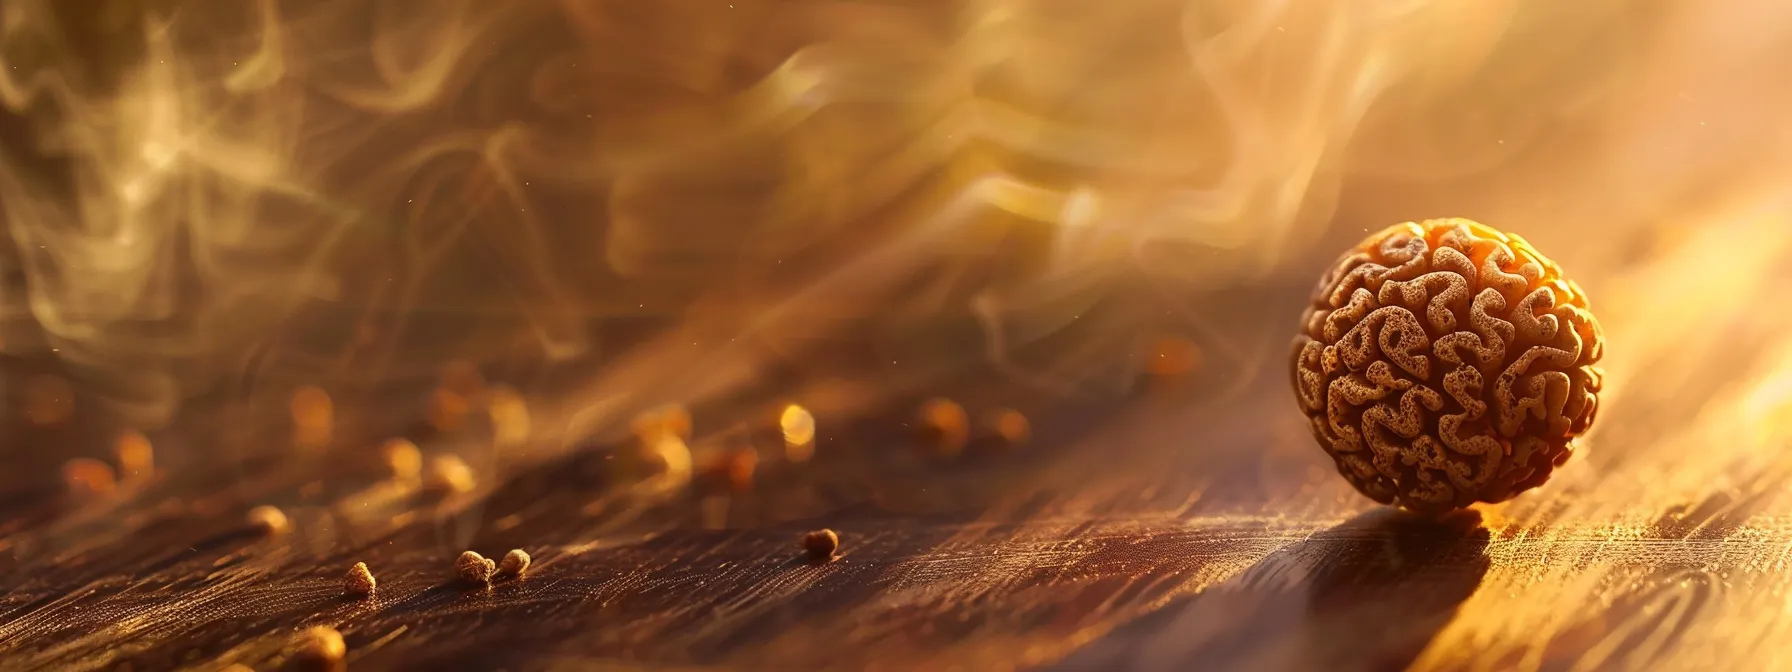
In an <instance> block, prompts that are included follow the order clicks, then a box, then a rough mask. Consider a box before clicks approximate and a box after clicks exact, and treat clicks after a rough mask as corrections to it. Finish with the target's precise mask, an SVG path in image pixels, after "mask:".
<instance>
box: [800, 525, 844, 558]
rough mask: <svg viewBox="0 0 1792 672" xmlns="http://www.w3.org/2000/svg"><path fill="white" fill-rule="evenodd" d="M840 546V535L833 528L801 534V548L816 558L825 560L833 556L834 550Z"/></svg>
mask: <svg viewBox="0 0 1792 672" xmlns="http://www.w3.org/2000/svg"><path fill="white" fill-rule="evenodd" d="M839 548H840V535H838V534H834V531H833V530H816V531H814V532H810V533H808V534H805V535H803V550H804V551H807V552H808V553H809V557H811V558H814V559H816V560H827V559H829V558H832V557H834V551H836V550H838V549H839Z"/></svg>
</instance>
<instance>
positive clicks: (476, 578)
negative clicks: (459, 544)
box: [454, 551, 497, 583]
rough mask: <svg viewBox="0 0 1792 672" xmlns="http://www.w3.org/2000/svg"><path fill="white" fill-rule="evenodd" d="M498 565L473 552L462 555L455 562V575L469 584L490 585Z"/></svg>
mask: <svg viewBox="0 0 1792 672" xmlns="http://www.w3.org/2000/svg"><path fill="white" fill-rule="evenodd" d="M496 570H497V563H495V562H492V561H491V560H490V559H488V558H486V557H485V556H483V555H480V554H478V553H475V552H473V551H467V552H465V553H461V554H460V557H459V558H455V560H454V575H455V576H457V577H459V578H460V580H462V581H465V582H467V583H490V582H491V580H492V572H493V571H496Z"/></svg>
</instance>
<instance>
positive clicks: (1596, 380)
mask: <svg viewBox="0 0 1792 672" xmlns="http://www.w3.org/2000/svg"><path fill="white" fill-rule="evenodd" d="M1601 353H1602V339H1601V336H1600V331H1599V325H1598V322H1597V321H1595V320H1594V318H1593V315H1592V313H1590V312H1588V309H1587V300H1586V297H1585V295H1584V294H1583V293H1582V292H1581V290H1580V287H1579V286H1577V285H1575V284H1574V282H1573V281H1571V280H1569V279H1567V278H1566V277H1564V276H1563V275H1562V271H1561V269H1560V268H1559V267H1557V266H1556V264H1555V263H1554V262H1552V261H1550V260H1549V259H1547V258H1545V257H1544V256H1543V255H1541V254H1538V253H1537V251H1536V250H1535V249H1533V248H1532V247H1531V246H1530V244H1529V243H1526V242H1525V241H1524V240H1523V239H1521V238H1518V237H1517V236H1513V235H1509V234H1505V233H1501V232H1499V231H1497V230H1494V229H1493V228H1491V227H1488V226H1485V225H1482V224H1479V223H1476V222H1473V221H1470V220H1466V219H1434V220H1427V221H1424V222H1419V223H1411V222H1409V223H1405V224H1399V225H1395V226H1392V227H1389V228H1387V229H1385V230H1382V231H1380V232H1378V233H1376V234H1374V235H1371V236H1370V237H1369V238H1367V239H1366V240H1364V241H1363V242H1362V244H1360V245H1358V246H1357V247H1356V248H1354V249H1352V250H1351V251H1350V252H1348V253H1346V254H1345V255H1344V256H1343V257H1341V258H1340V259H1339V260H1338V262H1337V263H1336V264H1334V265H1333V267H1332V268H1331V269H1330V270H1329V271H1328V272H1327V273H1326V275H1325V277H1324V279H1322V280H1321V281H1320V283H1319V286H1318V288H1317V289H1316V290H1315V292H1314V294H1313V298H1312V302H1311V303H1310V304H1309V305H1308V307H1307V310H1306V313H1305V315H1303V317H1302V320H1301V333H1300V335H1299V336H1296V337H1295V339H1294V351H1293V362H1292V364H1293V365H1292V374H1293V383H1294V389H1295V396H1296V398H1297V400H1298V402H1299V404H1300V407H1301V411H1302V412H1303V413H1305V414H1306V416H1307V418H1308V420H1309V422H1310V424H1311V426H1312V431H1313V437H1314V438H1315V439H1317V440H1318V442H1319V445H1320V447H1322V448H1324V449H1325V451H1326V452H1327V453H1328V454H1330V455H1331V456H1332V458H1333V459H1334V460H1335V461H1336V462H1337V466H1338V473H1340V474H1342V475H1343V476H1344V478H1345V479H1347V480H1349V481H1350V483H1351V485H1353V486H1355V487H1356V489H1357V490H1359V491H1361V492H1362V493H1363V494H1365V495H1367V496H1369V497H1370V498H1371V499H1374V500H1375V501H1378V502H1382V503H1384V504H1397V505H1399V506H1403V507H1406V508H1409V509H1414V510H1420V511H1439V510H1447V509H1452V508H1459V507H1464V506H1468V505H1469V504H1472V503H1475V502H1498V501H1502V500H1505V499H1509V498H1511V497H1512V496H1514V495H1516V494H1518V493H1520V492H1523V491H1525V490H1528V489H1531V488H1534V487H1536V486H1538V485H1541V484H1542V483H1543V482H1544V481H1546V480H1548V479H1549V476H1550V473H1551V472H1552V471H1554V470H1555V468H1556V467H1558V466H1561V465H1562V464H1563V462H1565V461H1566V460H1567V459H1568V457H1569V455H1570V454H1572V452H1573V440H1574V438H1575V437H1576V436H1579V435H1580V434H1582V433H1584V432H1586V431H1587V429H1588V428H1589V427H1590V426H1591V425H1592V423H1593V418H1594V415H1595V412H1596V411H1597V409H1598V402H1599V389H1600V386H1601V373H1600V371H1599V369H1598V368H1597V367H1596V366H1595V364H1596V363H1597V362H1598V361H1599V358H1600V355H1601Z"/></svg>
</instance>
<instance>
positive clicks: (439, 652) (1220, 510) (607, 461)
mask: <svg viewBox="0 0 1792 672" xmlns="http://www.w3.org/2000/svg"><path fill="white" fill-rule="evenodd" d="M1197 341H1198V339H1197ZM1209 351H1213V349H1212V348H1209ZM1277 361H1278V360H1277V358H1276V357H1275V356H1273V355H1272V354H1270V351H1269V350H1268V349H1267V348H1265V349H1262V350H1260V351H1258V352H1256V353H1253V352H1250V351H1246V352H1241V353H1238V359H1237V360H1235V361H1232V362H1227V361H1224V360H1221V361H1217V362H1215V363H1213V364H1210V365H1208V366H1207V367H1205V368H1204V369H1203V370H1202V371H1201V372H1199V373H1196V374H1193V376H1192V380H1193V381H1194V382H1196V383H1197V384H1194V385H1188V384H1187V383H1188V382H1190V381H1181V384H1178V382H1177V381H1176V380H1175V379H1170V380H1168V381H1167V382H1166V381H1163V380H1159V381H1157V382H1156V383H1154V384H1153V385H1150V386H1145V387H1142V388H1140V389H1138V390H1135V391H1133V392H1132V393H1128V394H1123V395H1085V396H1076V395H1064V394H1060V393H1051V394H1043V393H1039V392H1037V391H1028V389H1029V388H1027V387H1025V386H1020V385H1016V384H1015V383H1013V382H1012V380H1011V379H1008V378H1004V377H1002V376H1000V375H992V374H990V373H989V372H977V373H976V375H968V376H959V377H956V378H954V379H952V380H950V381H944V382H937V383H936V385H939V386H942V387H939V388H937V389H951V390H953V395H952V396H953V398H954V399H956V400H957V401H958V402H959V403H961V404H962V405H963V406H964V408H966V409H967V410H968V411H969V412H970V414H971V415H972V416H973V417H976V416H978V415H979V414H980V413H983V412H986V411H988V410H990V409H994V408H997V407H1014V408H1018V409H1021V410H1022V411H1023V412H1025V413H1026V414H1027V415H1028V416H1029V417H1030V418H1031V419H1032V434H1033V437H1034V440H1033V441H1032V442H1030V443H1028V444H1026V445H1025V446H1023V447H1021V448H1019V449H1017V450H1012V451H1003V450H999V449H997V448H996V447H994V446H992V445H990V444H989V442H988V441H987V440H986V439H978V440H975V441H973V443H972V445H971V446H970V449H969V450H968V451H967V452H966V453H965V454H964V455H962V456H959V457H957V458H951V459H940V458H935V457H930V456H929V455H928V454H927V452H926V451H925V450H923V448H924V447H925V446H926V445H927V443H926V442H925V441H924V440H923V439H921V438H917V437H916V435H915V429H916V424H917V423H916V421H915V420H914V419H913V409H914V408H915V407H916V403H917V402H918V401H919V399H920V398H921V395H909V396H902V395H893V396H891V397H889V398H886V399H884V400H883V401H880V402H879V403H878V404H874V405H872V406H871V407H867V408H864V409H860V410H859V411H856V412H851V413H847V412H841V413H838V414H836V415H830V414H828V413H826V412H821V411H817V412H816V416H817V424H818V426H819V427H820V430H819V432H818V434H819V440H818V443H817V451H816V455H815V458H814V459H813V460H812V461H810V462H807V463H803V464H794V463H789V462H788V461H783V460H780V459H779V458H778V457H777V455H778V448H777V444H775V443H772V444H767V443H766V442H765V441H763V440H762V441H760V442H759V444H758V445H759V446H760V451H761V454H762V455H764V456H765V457H764V458H763V461H762V462H761V463H760V465H759V469H758V471H757V474H756V479H755V483H754V485H753V487H752V488H751V490H749V491H747V492H743V493H737V494H734V495H729V496H701V495H700V494H698V493H705V492H713V491H714V489H713V488H706V487H705V481H703V480H702V479H701V478H700V479H699V480H698V481H697V482H696V483H695V484H694V485H693V487H692V489H691V490H687V491H679V492H676V493H673V494H669V495H661V494H653V493H648V492H645V491H642V490H640V489H639V487H638V484H637V483H636V482H635V481H632V480H630V479H629V478H628V477H626V476H624V475H622V474H625V473H626V472H627V470H626V469H622V468H619V467H618V465H619V464H621V462H620V461H621V460H622V459H623V458H622V457H621V456H623V455H626V454H627V453H626V451H624V450H622V448H621V447H622V446H625V445H627V442H626V441H624V442H619V443H616V444H615V445H609V444H603V443H601V442H599V443H589V444H584V445H579V446H575V447H574V448H572V449H564V448H561V447H559V446H558V445H554V444H553V443H552V442H548V443H546V444H543V445H541V446H537V447H535V448H532V449H528V450H524V451H522V452H518V453H511V454H504V455H495V454H494V453H492V452H491V451H490V449H489V446H490V441H488V440H484V439H480V438H478V437H477V436H475V435H476V434H477V432H472V431H469V432H466V433H464V435H455V434H441V435H437V436H434V437H432V438H428V439H425V440H421V441H420V443H421V444H422V445H423V447H424V449H425V451H426V452H427V453H432V454H433V453H438V452H456V453H459V454H462V455H465V456H467V457H468V458H469V461H470V462H471V463H473V464H474V465H475V468H476V471H478V472H479V473H480V476H481V480H480V487H479V489H478V490H476V491H475V492H473V493H470V494H467V495H462V496H453V497H447V498H437V499H427V498H423V497H422V496H421V495H419V494H418V493H416V492H414V491H412V490H409V489H406V488H403V487H400V486H395V485H393V484H392V483H390V482H388V481H384V480H382V476H381V474H380V473H379V469H378V465H377V464H376V461H375V460H373V459H371V457H370V454H371V452H372V451H370V449H369V446H371V445H373V443H374V442H373V441H372V440H371V437H374V436H378V435H380V432H382V431H384V429H383V428H382V427H383V426H382V425H379V423H381V422H384V423H387V424H393V423H397V422H398V421H394V420H389V419H387V418H388V417H391V416H387V415H380V416H375V417H376V418H377V419H376V420H374V421H369V422H364V423H362V424H360V425H357V424H356V422H357V421H356V420H354V418H356V417H359V416H360V415H363V414H362V413H359V412H358V411H356V410H354V409H353V408H344V409H342V410H339V411H338V416H339V420H338V424H339V426H341V427H342V428H343V429H342V431H341V432H340V434H339V436H338V440H337V441H336V442H335V444H334V445H333V447H331V448H326V449H319V450H316V451H305V450H300V449H295V448H293V447H291V446H290V445H286V439H285V437H284V436H283V435H282V434H281V428H280V427H279V423H278V422H274V423H265V425H266V426H263V425H256V424H253V423H245V424H244V425H243V426H235V425H234V424H233V423H231V422H223V421H218V420H217V418H223V417H230V416H229V414H228V413H224V412H221V411H220V412H217V413H213V414H211V415H212V416H213V417H214V421H213V422H212V423H211V424H209V425H208V424H206V423H196V424H194V425H192V426H190V427H187V428H185V429H181V430H178V431H177V430H175V429H170V430H167V431H164V432H160V433H154V434H152V437H153V438H154V440H155V441H156V442H157V443H158V445H161V446H164V448H163V450H162V451H161V452H162V453H166V454H169V455H172V456H174V457H170V458H168V459H169V460H170V461H172V462H173V463H165V464H162V465H160V466H159V471H158V473H157V474H156V475H155V476H154V477H152V478H149V479H146V480H140V481H135V482H126V483H125V484H124V485H122V486H121V488H120V489H119V490H118V491H117V492H115V493H113V494H111V495H110V496H106V497H100V498H90V499H86V500H71V499H67V498H62V497H35V498H18V499H15V500H14V504H13V505H10V506H9V507H8V509H7V516H6V518H5V522H4V523H3V527H0V548H3V550H0V577H3V578H0V589H3V594H4V598H3V601H0V667H3V668H5V669H21V670H23V669H68V670H78V669H119V668H124V667H129V668H130V669H138V670H142V669H165V668H187V669H216V668H218V667H221V666H222V665H223V664H225V663H227V662H241V663H244V664H248V665H250V666H252V667H254V668H255V669H271V668H278V667H279V666H281V665H283V664H285V661H286V655H287V653H286V649H287V647H288V645H289V643H290V641H291V637H292V636H293V635H294V633H295V632H297V631H298V630H300V629H302V628H304V627H306V626H310V625H315V624H327V625H331V626H334V627H336V628H338V629H339V630H341V632H342V633H343V635H344V637H345V638H346V641H347V643H348V649H349V654H348V656H349V664H350V666H351V668H353V669H505V670H533V669H697V668H717V669H979V670H980V669H1013V668H1027V669H1076V670H1080V669H1091V670H1093V669H1102V670H1108V669H1139V670H1160V669H1161V670H1175V669H1243V670H1263V669H1286V670H1302V669H1315V670H1318V669H1325V670H1338V669H1362V670H1391V669H1402V668H1411V669H1490V670H1491V669H1499V670H1509V669H1533V670H1539V669H1550V670H1557V669H1561V670H1568V669H1574V670H1580V669H1637V668H1645V667H1646V668H1652V669H1709V668H1712V667H1714V666H1720V665H1721V666H1723V667H1732V668H1736V669H1782V668H1784V667H1785V666H1786V665H1788V664H1792V659H1789V658H1788V655H1792V654H1789V653H1788V652H1789V651H1792V649H1787V648H1786V647H1784V646H1783V645H1782V642H1784V641H1786V640H1785V636H1786V635H1787V634H1788V631H1789V630H1792V615H1789V614H1792V612H1789V610H1788V609H1789V606H1792V602H1789V593H1788V589H1789V588H1792V582H1789V581H1788V578H1789V577H1792V566H1789V564H1792V524H1789V523H1788V521H1789V520H1792V519H1789V518H1787V517H1786V516H1785V515H1784V512H1785V511H1786V510H1787V506H1788V505H1789V504H1792V503H1789V502H1787V501H1786V499H1785V498H1784V497H1783V495H1782V493H1783V492H1784V489H1785V486H1786V484H1787V480H1788V479H1787V477H1788V470H1792V459H1787V458H1786V457H1785V456H1784V455H1783V454H1782V453H1779V452H1773V451H1770V450H1764V449H1763V446H1762V445H1760V444H1756V443H1750V442H1749V440H1748V439H1747V438H1746V437H1739V436H1735V435H1734V434H1735V433H1734V432H1731V431H1728V430H1727V429H1726V427H1734V426H1735V425H1726V424H1725V422H1726V420H1724V419H1723V418H1722V417H1715V416H1714V415H1713V414H1717V415H1719V416H1721V412H1720V411H1718V410H1713V409H1714V408H1721V406H1716V405H1713V406H1710V407H1700V406H1694V405H1686V404H1682V403H1678V402H1677V401H1676V399H1677V398H1676V397H1673V396H1669V395H1662V396H1661V398H1660V399H1657V400H1650V399H1646V398H1642V397H1640V396H1637V395H1629V396H1626V397H1624V400H1625V401H1626V402H1627V403H1620V404H1615V405H1613V406H1611V407H1610V410H1609V413H1608V415H1607V416H1606V417H1604V418H1602V419H1601V423H1602V424H1601V426H1602V427H1604V428H1606V429H1607V431H1605V432H1604V433H1601V434H1598V435H1596V436H1595V437H1594V439H1593V440H1592V441H1590V442H1589V444H1588V446H1587V447H1586V449H1585V450H1584V451H1583V453H1582V454H1580V455H1577V456H1576V457H1575V459H1574V461H1573V462H1572V463H1571V466H1570V467H1569V468H1567V469H1565V470H1564V471H1563V472H1561V473H1560V474H1559V475H1558V477H1557V478H1556V479H1555V480H1554V481H1552V482H1551V483H1549V484H1548V485H1546V486H1545V487H1543V488H1542V489H1540V490H1538V491H1535V492H1532V493H1530V494H1526V495H1524V496H1522V497H1520V498H1519V499H1517V500H1515V501H1513V502H1509V503H1507V504H1503V505H1498V506H1486V507H1482V508H1480V509H1478V510H1474V511H1469V512H1464V513H1461V514H1459V515H1455V516H1452V517H1448V518H1445V519H1442V520H1426V519H1420V518H1415V517H1412V516H1409V515H1406V514H1403V513H1399V512H1396V511H1393V510H1389V509H1385V508H1382V507H1378V506H1375V505H1373V504H1372V503H1370V502H1368V501H1367V500H1365V499H1363V498H1361V497H1359V496H1358V495H1356V494H1355V493H1354V492H1352V491H1351V490H1349V487H1348V486H1347V485H1346V484H1344V482H1343V481H1342V479H1340V478H1338V477H1337V476H1336V474H1334V473H1331V472H1330V470H1329V467H1328V465H1327V462H1326V459H1325V457H1324V455H1323V454H1322V453H1321V452H1320V451H1319V450H1318V448H1317V447H1315V446H1314V445H1312V443H1311V438H1310V437H1308V436H1307V435H1306V434H1305V431H1304V429H1303V427H1302V425H1301V422H1302V421H1301V418H1300V415H1299V414H1298V413H1297V412H1295V410H1294V407H1293V402H1292V401H1291V398H1290V397H1289V394H1290V392H1289V391H1288V390H1287V389H1286V388H1285V386H1284V385H1283V384H1282V383H1281V381H1280V379H1279V376H1277V375H1273V373H1265V371H1273V369H1263V368H1261V367H1273V366H1275V365H1276V362H1277ZM1688 372H1689V373H1688V375H1687V376H1686V377H1685V378H1684V381H1685V385H1686V386H1687V389H1706V390H1713V391H1712V392H1710V394H1712V395H1713V398H1714V399H1723V398H1726V397H1725V396H1724V395H1725V393H1724V392H1723V391H1722V390H1725V389H1731V387H1733V386H1729V385H1727V384H1726V383H1725V382H1724V381H1722V380H1716V379H1712V378H1711V377H1713V376H1718V374H1717V373H1715V372H1710V371H1706V372H1704V373H1701V372H1700V371H1699V370H1697V369H1693V368H1689V369H1688ZM1203 376H1210V377H1212V379H1211V380H1208V379H1206V378H1203ZM1202 380H1208V382H1216V381H1218V382H1225V381H1228V380H1230V381H1233V382H1236V383H1237V384H1231V385H1228V384H1216V385H1204V384H1198V383H1199V382H1200V381H1202ZM800 396H801V394H797V395H795V396H793V397H791V398H799V397H800ZM539 406H540V407H541V408H547V407H548V404H546V403H545V402H541V403H540V404H539ZM370 407H376V406H370ZM741 408H749V409H751V410H746V411H740V410H738V409H741ZM763 408H764V406H763V405H762V404H744V403H742V402H741V400H740V399H739V398H732V400H724V401H718V402H716V403H713V404H709V405H707V406H705V405H699V406H694V407H693V412H694V414H695V417H696V418H697V428H698V429H697V432H696V438H695V439H694V440H693V442H692V444H691V445H692V446H693V450H694V452H695V454H696V456H697V461H698V463H699V465H702V464H704V463H705V462H706V461H707V460H708V459H710V458H711V457H713V455H714V450H712V449H714V448H716V447H718V446H723V445H737V446H738V445H751V444H750V439H751V438H752V437H759V438H760V439H763V438H764V437H765V436H766V434H765V433H764V432H754V431H742V430H741V428H742V427H749V428H751V427H760V428H763V427H764V426H765V414H764V411H763ZM730 409H735V410H733V411H731V410H730ZM196 415H204V414H196ZM1676 423H1678V424H1676ZM401 424H402V423H401ZM1631 426H1640V427H1645V428H1662V427H1675V426H1679V427H1683V428H1685V431H1681V432H1676V433H1672V434H1671V435H1670V434H1669V433H1657V432H1644V431H1626V428H1627V427H1631ZM20 431H21V432H23V433H24V435H29V436H33V437H36V440H49V439H51V438H55V437H62V438H63V440H67V441H71V442H78V441H81V440H82V439H80V437H79V435H80V433H81V432H84V431H88V430H83V429H80V428H79V425H78V424H75V425H70V426H66V427H60V428H54V427H53V428H42V427H23V428H21V430H20ZM89 433H91V432H89ZM243 436H263V437H264V438H265V443H266V444H268V445H269V446H271V447H270V448H268V449H265V450H254V449H245V448H243V447H242V446H243V445H245V444H253V442H245V441H244V439H242V438H241V437H243ZM357 436H358V437H365V438H356V437H357ZM718 436H731V437H735V439H734V441H735V443H732V444H730V443H728V442H727V441H725V440H720V439H715V440H712V439H713V437H718ZM706 437H711V438H706ZM740 437H748V438H747V439H742V438H740ZM743 441H748V443H743ZM183 445H184V446H186V447H187V449H185V450H181V449H179V448H178V446H183ZM232 445H234V446H236V447H235V448H232V447H231V446H232ZM768 446H769V447H768ZM183 456H184V457H183ZM500 475H501V476H500ZM631 484H634V485H631ZM263 503H267V504H274V505H278V506H280V507H282V508H283V509H284V510H285V511H286V512H287V514H288V515H289V516H290V517H291V520H292V523H293V527H292V530H291V532H290V533H288V534H286V535H284V536H279V537H274V538H264V537H261V536H258V535H256V534H254V533H252V532H250V531H247V530H246V529H245V528H244V525H243V523H242V521H243V516H244V513H245V511H246V509H248V508H249V507H250V506H253V505H257V504H263ZM819 527H828V528H832V529H835V530H838V531H839V533H840V535H841V538H842V547H841V554H840V556H839V558H838V559H836V560H835V561H833V562H829V563H822V564H815V563H811V562H808V561H805V560H803V559H802V558H801V557H800V553H799V547H798V544H797V538H798V536H800V534H801V533H803V532H804V531H807V530H809V529H812V528H819ZM513 547H520V548H524V549H527V550H528V551H529V552H530V553H531V554H532V555H533V556H534V557H535V565H534V567H533V568H532V569H531V570H530V571H529V573H528V574H527V575H526V577H524V578H522V579H520V580H507V581H499V582H497V583H495V584H494V585H492V586H491V587H490V588H489V589H472V588H466V587H464V586H461V585H458V584H456V583H454V582H453V581H452V579H451V569H450V565H451V562H452V559H453V558H454V557H455V556H456V555H457V554H458V553H459V552H460V551H462V550H464V549H475V550H478V551H480V552H482V553H484V554H486V555H488V556H493V557H496V556H497V555H501V554H502V553H503V552H504V551H506V550H507V549H510V548H513ZM357 561H359V562H366V563H367V564H368V565H369V567H371V568H372V571H373V572H374V574H375V575H376V576H377V577H378V580H379V588H378V591H377V593H376V595H375V596H374V597H372V598H370V599H364V600H363V599H352V598H348V597H345V596H344V595H343V594H342V589H341V585H342V582H341V575H342V574H343V572H344V571H345V570H346V569H347V567H348V566H349V565H350V564H352V563H354V562H357Z"/></svg>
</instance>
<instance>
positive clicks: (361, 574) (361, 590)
mask: <svg viewBox="0 0 1792 672" xmlns="http://www.w3.org/2000/svg"><path fill="white" fill-rule="evenodd" d="M377 585H378V583H377V582H375V581H374V580H373V572H370V571H367V563H365V562H357V563H355V566H353V567H350V568H348V574H347V575H346V576H344V577H343V579H342V592H344V593H348V594H350V595H355V596H366V595H372V594H373V589H374V588H375V587H376V586H377Z"/></svg>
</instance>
